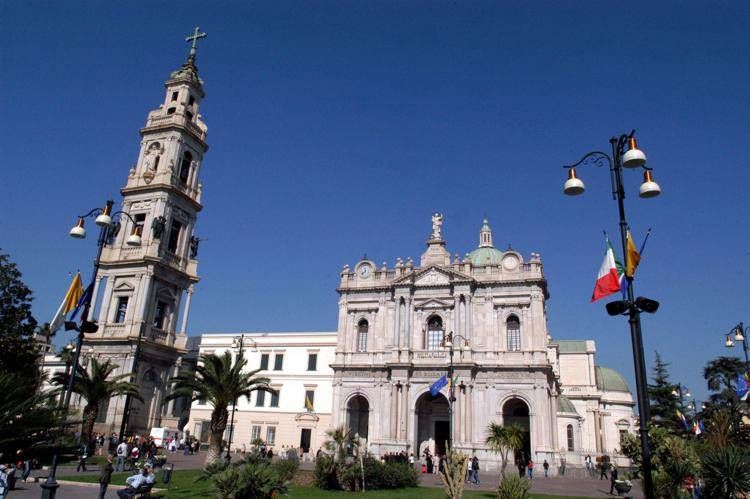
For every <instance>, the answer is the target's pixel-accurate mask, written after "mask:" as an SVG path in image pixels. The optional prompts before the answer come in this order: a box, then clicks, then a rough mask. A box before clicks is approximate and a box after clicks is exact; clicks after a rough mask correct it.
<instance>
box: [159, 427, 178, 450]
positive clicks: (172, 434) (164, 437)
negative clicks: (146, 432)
mask: <svg viewBox="0 0 750 499" xmlns="http://www.w3.org/2000/svg"><path fill="white" fill-rule="evenodd" d="M151 438H153V439H154V443H155V444H156V446H157V447H164V446H166V445H167V442H168V441H169V439H170V438H173V439H174V440H175V442H176V443H177V445H180V439H181V438H182V432H181V431H179V430H177V429H176V428H156V427H154V428H151Z"/></svg>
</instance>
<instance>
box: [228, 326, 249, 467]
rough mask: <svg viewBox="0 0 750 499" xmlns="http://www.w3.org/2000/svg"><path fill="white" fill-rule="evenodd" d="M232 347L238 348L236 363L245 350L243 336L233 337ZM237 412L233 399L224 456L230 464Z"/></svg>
mask: <svg viewBox="0 0 750 499" xmlns="http://www.w3.org/2000/svg"><path fill="white" fill-rule="evenodd" d="M248 339H249V338H248ZM232 346H233V347H234V348H239V354H238V355H237V362H239V361H240V359H242V357H243V355H244V350H245V334H244V333H243V334H241V335H239V336H235V337H234V338H233V339H232ZM235 411H237V398H236V397H235V399H234V403H233V404H232V417H231V420H230V423H229V442H228V443H227V455H226V461H227V463H228V462H230V460H231V459H232V455H231V453H230V451H231V449H232V437H233V436H234V413H235Z"/></svg>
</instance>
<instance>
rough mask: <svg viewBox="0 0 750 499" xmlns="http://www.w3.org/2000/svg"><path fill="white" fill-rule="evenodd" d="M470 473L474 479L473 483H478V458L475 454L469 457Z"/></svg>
mask: <svg viewBox="0 0 750 499" xmlns="http://www.w3.org/2000/svg"><path fill="white" fill-rule="evenodd" d="M471 474H472V478H473V479H474V485H479V483H480V482H479V458H478V457H477V456H474V457H473V458H472V459H471Z"/></svg>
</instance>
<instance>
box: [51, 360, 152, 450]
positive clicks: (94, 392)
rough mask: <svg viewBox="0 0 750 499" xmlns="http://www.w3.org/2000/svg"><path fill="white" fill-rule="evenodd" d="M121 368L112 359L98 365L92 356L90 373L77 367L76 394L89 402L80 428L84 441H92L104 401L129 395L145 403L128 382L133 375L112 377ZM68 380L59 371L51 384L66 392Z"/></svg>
mask: <svg viewBox="0 0 750 499" xmlns="http://www.w3.org/2000/svg"><path fill="white" fill-rule="evenodd" d="M119 367H120V366H118V365H117V364H112V363H111V362H110V361H109V360H105V361H104V362H99V361H98V360H97V359H96V358H93V357H92V358H91V364H90V368H89V369H88V370H87V369H84V368H83V367H81V366H80V365H78V366H76V367H75V369H76V377H75V380H73V393H76V394H78V395H80V396H81V397H82V398H83V399H85V400H86V405H85V406H84V407H83V424H82V427H81V439H82V440H81V441H82V442H88V441H89V437H90V436H91V433H92V432H93V431H94V422H95V421H96V418H97V416H99V407H100V406H101V404H102V403H103V402H104V401H105V400H109V399H111V398H112V397H118V396H120V395H130V396H131V397H133V398H135V399H137V400H140V401H141V402H143V398H142V397H141V395H140V394H139V393H138V385H136V384H135V383H132V382H130V381H125V380H126V379H128V378H130V376H131V373H125V374H118V375H117V376H112V373H113V372H115V371H116V370H117V369H118V368H119ZM68 378H69V374H68V373H67V372H65V373H62V372H58V373H55V375H54V376H53V377H52V383H53V384H55V385H58V386H59V387H60V389H61V390H64V389H65V387H66V386H68Z"/></svg>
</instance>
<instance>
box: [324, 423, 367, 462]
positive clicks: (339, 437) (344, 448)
mask: <svg viewBox="0 0 750 499" xmlns="http://www.w3.org/2000/svg"><path fill="white" fill-rule="evenodd" d="M326 435H328V440H327V441H326V443H325V444H324V447H325V448H326V450H327V451H328V452H330V453H331V456H332V458H333V459H332V460H331V465H332V466H335V465H336V464H337V463H341V462H343V461H344V460H345V459H346V456H347V454H348V453H349V449H351V450H352V451H354V450H356V449H357V448H358V447H359V437H358V436H357V435H355V434H354V433H353V432H352V430H351V429H350V428H348V427H346V426H344V425H342V426H339V427H337V428H332V429H330V430H328V431H326Z"/></svg>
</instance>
